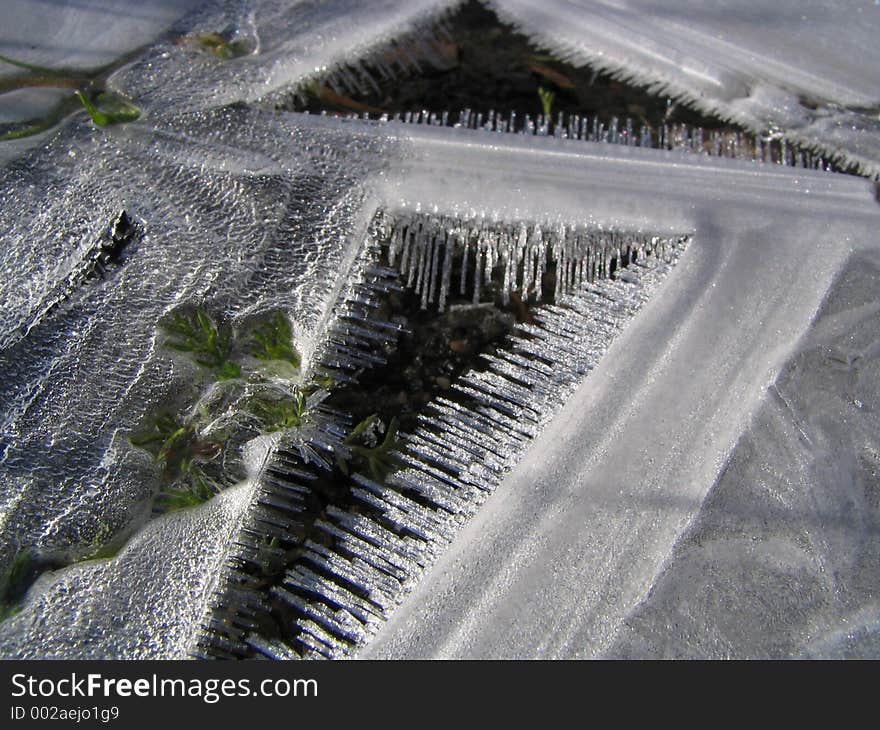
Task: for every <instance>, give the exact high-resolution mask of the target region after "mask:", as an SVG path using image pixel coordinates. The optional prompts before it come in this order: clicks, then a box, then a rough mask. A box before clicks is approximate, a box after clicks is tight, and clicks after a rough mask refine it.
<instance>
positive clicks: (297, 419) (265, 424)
mask: <svg viewBox="0 0 880 730" xmlns="http://www.w3.org/2000/svg"><path fill="white" fill-rule="evenodd" d="M250 411H251V413H253V414H254V415H255V416H256V417H257V419H258V420H259V422H260V426H261V427H262V429H263V430H264V431H265V432H266V433H271V432H273V431H284V430H287V429H290V428H297V427H298V426H299V425H300V424H301V423H302V421H303V418H305V415H306V413H307V412H308V408H307V406H306V396H305V393H303V392H302V391H301V390H300V389H299V388H294V390H293V392H292V393H291V394H281V395H280V396H279V397H267V396H265V395H263V396H256V397H254V398H253V399H251V401H250Z"/></svg>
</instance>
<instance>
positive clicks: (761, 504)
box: [605, 251, 880, 659]
mask: <svg viewBox="0 0 880 730" xmlns="http://www.w3.org/2000/svg"><path fill="white" fill-rule="evenodd" d="M878 285H880V255H878V253H877V252H876V251H871V252H870V253H864V254H856V255H854V256H853V257H852V258H851V259H850V260H849V261H848V262H847V263H846V266H845V268H844V269H843V271H842V272H841V274H840V277H839V278H838V280H837V281H836V282H835V283H834V285H833V287H832V289H831V290H830V292H829V294H828V297H827V300H826V301H825V303H824V304H823V306H822V309H821V310H820V312H819V315H818V316H817V318H816V320H815V322H813V324H812V325H811V326H810V329H809V330H808V332H807V334H806V336H805V337H804V338H803V340H802V341H801V342H800V343H799V344H798V347H797V350H796V352H795V354H794V355H793V356H792V357H791V359H790V360H789V361H788V362H787V363H786V365H785V367H784V368H783V370H782V372H781V373H780V374H779V377H778V378H777V380H776V382H775V383H773V384H772V385H771V386H770V388H769V389H768V392H767V397H766V398H765V400H764V403H763V405H762V406H761V408H760V410H759V411H758V413H757V414H756V415H755V417H754V419H753V420H752V422H751V424H750V425H749V427H748V428H747V429H746V431H745V433H744V434H743V435H742V436H741V437H740V439H739V441H738V443H737V445H736V448H735V449H734V451H733V454H732V455H731V458H730V461H729V462H728V463H727V465H726V466H725V468H724V471H723V472H722V474H721V475H720V477H719V479H718V482H717V483H716V484H715V486H714V487H713V488H712V490H711V491H710V492H709V494H708V496H707V498H706V500H705V503H704V504H703V507H702V509H701V511H700V513H699V515H698V516H697V518H696V519H695V520H694V522H693V524H692V525H691V526H690V527H689V528H688V530H687V532H686V534H685V535H684V536H683V537H682V539H681V540H680V541H679V543H678V544H677V545H676V546H675V550H674V551H673V553H672V555H671V556H670V558H669V560H668V562H667V564H666V566H665V567H664V569H663V572H662V573H661V574H660V576H659V577H658V579H657V581H656V583H655V584H654V585H653V586H652V588H651V591H650V593H649V595H648V596H647V598H646V599H645V601H644V602H643V603H641V604H640V605H639V606H638V607H637V608H636V609H635V610H634V611H633V613H632V614H631V615H630V616H628V617H627V619H626V621H625V622H624V624H623V626H622V627H621V629H620V632H619V634H618V635H617V637H616V638H615V640H614V641H613V643H612V644H611V645H610V646H609V648H608V650H607V652H606V654H605V655H606V656H609V657H624V658H627V657H629V658H632V657H658V658H659V657H662V658H676V657H755V658H787V657H814V658H818V657H825V658H875V659H876V658H877V657H878V656H880V605H878V600H877V566H878V565H880V479H878V468H880V462H878V459H880V419H878V407H880V378H878V374H880V370H878V368H880V362H878V355H880V318H878V313H880V303H878V300H877V291H878ZM759 627H760V628H759Z"/></svg>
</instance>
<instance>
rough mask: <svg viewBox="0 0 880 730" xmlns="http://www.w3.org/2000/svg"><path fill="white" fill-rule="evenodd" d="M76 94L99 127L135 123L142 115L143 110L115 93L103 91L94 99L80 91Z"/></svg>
mask: <svg viewBox="0 0 880 730" xmlns="http://www.w3.org/2000/svg"><path fill="white" fill-rule="evenodd" d="M75 93H76V96H77V98H78V99H79V100H80V102H81V103H82V105H83V106H84V107H85V110H86V111H87V112H88V113H89V116H90V117H91V118H92V121H93V122H94V123H95V124H96V125H98V126H99V127H107V126H109V125H111V124H121V123H123V122H133V121H134V120H135V119H137V118H138V117H140V115H141V110H140V109H138V108H137V107H136V106H135V105H134V104H132V103H131V102H129V101H126V100H125V99H123V98H122V97H121V96H119V95H118V94H114V93H113V92H110V91H101V92H99V93H98V94H96V95H95V96H94V98H90V96H89V95H87V94H85V93H83V92H82V91H80V90H79V89H77V91H76V92H75Z"/></svg>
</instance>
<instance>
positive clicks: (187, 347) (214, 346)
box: [164, 309, 241, 380]
mask: <svg viewBox="0 0 880 730" xmlns="http://www.w3.org/2000/svg"><path fill="white" fill-rule="evenodd" d="M164 329H165V331H166V333H167V334H168V338H167V339H166V340H165V344H166V345H167V346H168V347H170V348H171V349H172V350H178V351H180V352H187V353H189V354H190V355H191V356H192V359H193V360H194V361H195V362H196V363H197V364H198V365H201V366H202V367H204V368H208V369H209V370H212V371H213V372H214V373H215V374H216V376H217V377H218V378H219V379H220V380H230V379H233V378H239V377H241V366H240V365H239V364H237V363H234V362H231V361H230V360H229V355H230V352H231V349H232V335H231V333H230V331H229V329H228V328H226V327H220V326H218V325H217V323H216V322H215V321H214V319H213V318H212V317H211V315H209V314H208V313H207V312H206V311H205V310H204V309H198V310H196V312H195V314H194V315H186V314H181V313H177V314H175V315H174V316H173V317H172V318H171V321H170V322H167V323H166V324H165V325H164Z"/></svg>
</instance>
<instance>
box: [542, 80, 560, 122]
mask: <svg viewBox="0 0 880 730" xmlns="http://www.w3.org/2000/svg"><path fill="white" fill-rule="evenodd" d="M538 97H539V98H540V99H541V108H542V109H543V110H544V117H545V118H546V119H549V118H550V117H551V116H552V115H553V102H554V100H555V99H556V94H554V93H553V92H552V91H547V89H545V88H544V87H543V86H539V87H538Z"/></svg>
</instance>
